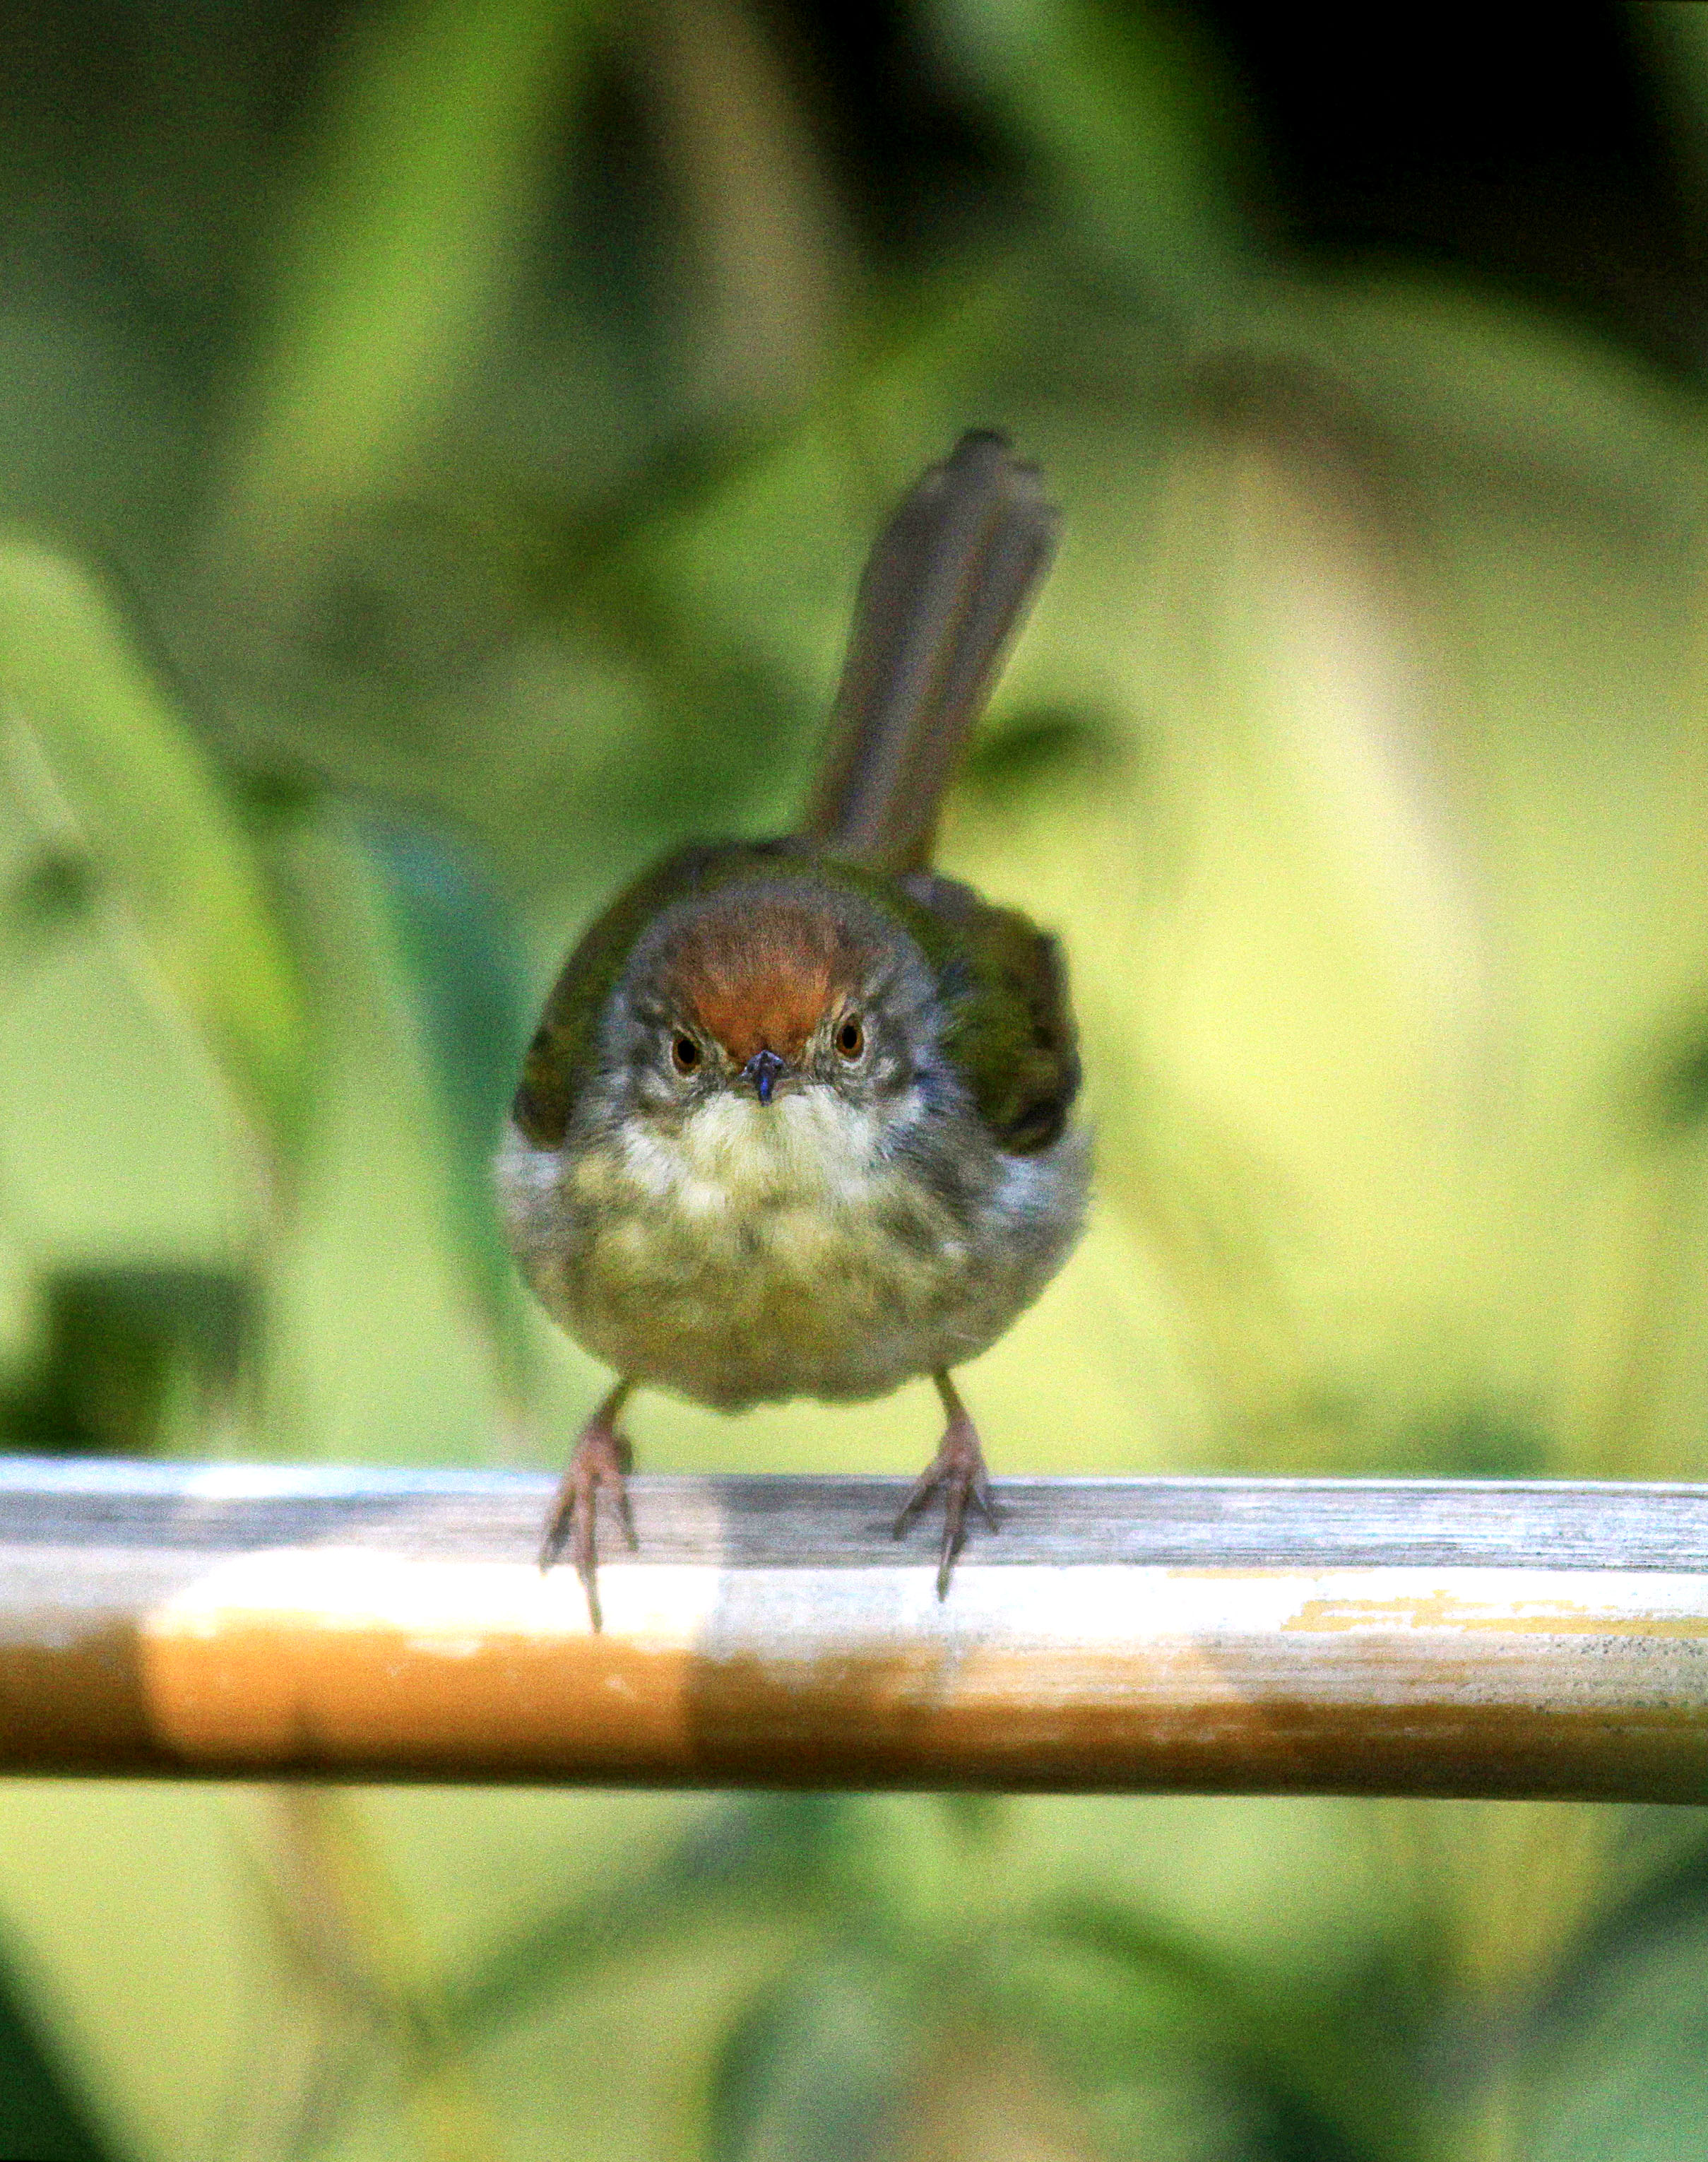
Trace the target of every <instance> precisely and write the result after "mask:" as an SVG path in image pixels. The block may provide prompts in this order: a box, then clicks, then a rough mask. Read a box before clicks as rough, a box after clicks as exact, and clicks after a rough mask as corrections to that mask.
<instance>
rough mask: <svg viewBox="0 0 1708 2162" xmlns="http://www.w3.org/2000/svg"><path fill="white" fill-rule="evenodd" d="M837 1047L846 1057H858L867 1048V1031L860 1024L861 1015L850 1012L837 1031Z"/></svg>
mask: <svg viewBox="0 0 1708 2162" xmlns="http://www.w3.org/2000/svg"><path fill="white" fill-rule="evenodd" d="M836 1048H837V1050H838V1051H840V1052H841V1054H842V1056H843V1057H844V1058H857V1057H859V1056H860V1054H861V1052H862V1051H864V1050H865V1048H866V1031H865V1030H864V1029H863V1028H862V1027H861V1026H860V1016H858V1015H857V1014H850V1015H849V1016H848V1018H847V1020H846V1021H844V1022H843V1024H842V1026H841V1027H840V1028H839V1029H838V1030H837V1031H836Z"/></svg>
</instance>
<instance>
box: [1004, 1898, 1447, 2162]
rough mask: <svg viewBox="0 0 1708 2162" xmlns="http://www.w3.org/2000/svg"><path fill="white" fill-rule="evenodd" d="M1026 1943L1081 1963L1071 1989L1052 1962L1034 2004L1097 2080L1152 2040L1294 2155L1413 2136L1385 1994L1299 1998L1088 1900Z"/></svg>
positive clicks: (1418, 2139)
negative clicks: (1202, 2073) (1182, 2055)
mask: <svg viewBox="0 0 1708 2162" xmlns="http://www.w3.org/2000/svg"><path fill="white" fill-rule="evenodd" d="M1040 1922H1041V1928H1040V1930H1039V1939H1038V1941H1039V1944H1040V1945H1042V1946H1044V1947H1045V1948H1049V1947H1054V1948H1056V1949H1058V1950H1067V1951H1070V1952H1076V1953H1078V1954H1080V1955H1081V1956H1085V1957H1087V1958H1089V1959H1090V1960H1091V1961H1094V1962H1095V1966H1094V1967H1093V1968H1092V1969H1091V1971H1088V1972H1087V1974H1086V1975H1085V1976H1084V1977H1082V1978H1081V1982H1080V1985H1079V1987H1077V1989H1075V1987H1073V1986H1072V1982H1071V1979H1070V1975H1069V1974H1068V1973H1067V1972H1066V1971H1063V1970H1060V1969H1058V1970H1057V1971H1056V1972H1055V1974H1054V1982H1053V1986H1052V1987H1051V1989H1050V1990H1049V1992H1047V1993H1046V1995H1045V1997H1043V1998H1041V1999H1039V2002H1038V2013H1039V2017H1040V2018H1041V2019H1042V2020H1043V2022H1044V2025H1045V2027H1046V2029H1048V2030H1053V2033H1054V2039H1055V2041H1056V2044H1057V2046H1058V2048H1059V2049H1060V2048H1065V2049H1066V2050H1068V2051H1069V2052H1070V2054H1071V2055H1075V2056H1077V2057H1078V2059H1079V2060H1080V2062H1081V2066H1082V2068H1083V2070H1084V2071H1085V2072H1086V2075H1087V2076H1090V2077H1091V2078H1094V2079H1102V2080H1107V2079H1108V2078H1109V2077H1110V2076H1111V2073H1112V2068H1115V2067H1117V2066H1119V2065H1121V2063H1122V2060H1127V2061H1129V2062H1131V2063H1132V2064H1133V2066H1134V2067H1135V2068H1138V2067H1142V2066H1143V2063H1144V2060H1145V2059H1146V2057H1147V2055H1148V2054H1149V2053H1152V2052H1154V2051H1155V2050H1158V2049H1159V2046H1166V2047H1168V2048H1169V2049H1172V2050H1174V2051H1175V2052H1177V2053H1178V2052H1179V2051H1180V2050H1190V2052H1191V2053H1193V2054H1194V2055H1195V2056H1196V2057H1197V2059H1198V2060H1199V2063H1200V2066H1201V2067H1202V2068H1204V2069H1205V2070H1206V2071H1211V2073H1212V2075H1213V2076H1212V2077H1211V2082H1210V2085H1211V2091H1215V2092H1220V2093H1221V2094H1223V2095H1226V2096H1232V2097H1239V2098H1240V2099H1242V2101H1243V2102H1244V2103H1245V2105H1246V2107H1247V2110H1248V2112H1250V2114H1251V2116H1252V2121H1253V2123H1254V2124H1256V2125H1258V2126H1261V2127H1262V2128H1263V2134H1262V2137H1263V2152H1265V2153H1267V2154H1272V2155H1274V2156H1277V2157H1287V2158H1297V2162H1307V2158H1309V2162H1401V2158H1405V2162H1410V2158H1413V2157H1415V2156H1418V2155H1419V2154H1422V2153H1423V2152H1424V2149H1425V2140H1424V2133H1423V2125H1422V2120H1421V2103H1422V2093H1421V2090H1420V2088H1419V2086H1418V2084H1417V2083H1416V2081H1415V2078H1414V2076H1413V2077H1408V2076H1407V2066H1406V2060H1405V2059H1404V2057H1403V2055H1402V2054H1401V2051H1400V2049H1399V2047H1398V2044H1399V2041H1400V2039H1401V2038H1400V2036H1399V2034H1398V2033H1397V2031H1396V2022H1395V2018H1394V2013H1395V2009H1396V2008H1395V2005H1394V2003H1393V2001H1392V1999H1391V1998H1390V1997H1389V1995H1388V1992H1386V1991H1385V1990H1379V1989H1377V1988H1375V1987H1370V1988H1368V1989H1367V1991H1365V1992H1363V1993H1362V1994H1361V1997H1360V1998H1359V1999H1358V2000H1357V2002H1356V2003H1339V2002H1333V2003H1321V2002H1313V2001H1311V1999H1310V1997H1304V1996H1301V1994H1300V1993H1299V1991H1298V1989H1297V1987H1296V1986H1295V1987H1294V1990H1293V1991H1292V1992H1285V1993H1284V1992H1278V1991H1277V1990H1276V1989H1275V1987H1274V1986H1273V1982H1268V1981H1264V1982H1258V1981H1251V1982H1247V1981H1245V1980H1243V1979H1242V1978H1241V1977H1239V1976H1237V1974H1236V1973H1235V1972H1234V1971H1232V1969H1231V1968H1230V1967H1228V1966H1226V1964H1225V1963H1223V1962H1222V1961H1220V1960H1218V1959H1216V1957H1214V1956H1211V1954H1209V1953H1208V1952H1206V1951H1205V1950H1201V1949H1200V1948H1199V1947H1198V1946H1196V1945H1193V1944H1192V1943H1190V1941H1189V1940H1187V1939H1185V1937H1183V1936H1181V1935H1179V1934H1178V1933H1176V1932H1174V1931H1172V1930H1167V1929H1163V1928H1159V1927H1157V1926H1155V1925H1154V1924H1149V1923H1147V1922H1146V1921H1144V1920H1143V1919H1141V1918H1139V1917H1138V1916H1136V1915H1134V1914H1132V1913H1130V1912H1128V1911H1127V1910H1125V1909H1122V1908H1120V1907H1118V1906H1117V1905H1115V1904H1113V1903H1108V1902H1105V1901H1103V1900H1101V1899H1097V1898H1081V1899H1077V1900H1074V1901H1070V1902H1067V1903H1063V1904H1062V1905H1061V1906H1060V1907H1059V1908H1057V1909H1054V1912H1053V1913H1048V1914H1044V1916H1042V1917H1040Z"/></svg>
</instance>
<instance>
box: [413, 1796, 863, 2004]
mask: <svg viewBox="0 0 1708 2162" xmlns="http://www.w3.org/2000/svg"><path fill="white" fill-rule="evenodd" d="M863 1835H864V1827H863V1825H862V1812H861V1809H860V1804H859V1798H858V1797H857V1796H854V1795H846V1794H751V1795H748V1794H744V1795H738V1796H737V1795H732V1796H729V1797H727V1798H726V1799H724V1800H723V1801H722V1802H721V1804H720V1805H719V1806H718V1808H717V1809H716V1810H714V1811H713V1812H712V1814H711V1816H710V1817H708V1818H707V1819H706V1820H705V1821H704V1822H702V1823H701V1824H699V1825H695V1828H694V1830H692V1831H691V1832H690V1835H689V1836H688V1837H687V1838H686V1839H685V1840H684V1841H681V1843H680V1845H679V1846H675V1847H674V1848H672V1849H671V1850H670V1851H669V1853H667V1854H666V1855H665V1856H664V1857H663V1858H662V1859H661V1860H660V1861H659V1862H658V1863H657V1864H656V1865H654V1867H650V1868H648V1869H647V1870H644V1871H643V1872H638V1874H636V1875H635V1876H633V1877H629V1878H627V1879H626V1880H619V1881H618V1882H617V1883H614V1884H612V1885H609V1886H607V1887H605V1888H601V1890H600V1891H599V1892H597V1893H595V1894H594V1895H593V1896H592V1897H591V1898H580V1899H575V1900H572V1901H570V1902H568V1903H565V1905H563V1906H561V1907H559V1908H558V1909H555V1910H551V1909H549V1910H548V1911H547V1912H545V1913H544V1914H540V1915H539V1916H537V1917H536V1918H535V1919H534V1920H533V1921H532V1922H531V1923H530V1924H529V1927H528V1928H527V1929H525V1930H522V1931H520V1932H519V1933H518V1935H516V1936H514V1937H513V1939H512V1940H510V1942H509V1943H508V1944H507V1945H503V1946H501V1947H500V1949H499V1950H497V1951H496V1952H495V1953H493V1954H492V1955H491V1956H490V1957H488V1958H487V1960H486V1961H483V1962H482V1964H481V1965H480V1966H478V1967H476V1969H475V1970H474V1971H473V1972H472V1973H471V1974H469V1975H467V1976H466V1977H464V1978H463V1979H462V1981H461V1982H459V1983H457V1984H456V1985H454V1987H453V1988H452V1990H451V1992H450V2002H449V2008H448V2010H447V2013H446V2019H447V2024H448V2025H449V2026H450V2029H451V2030H452V2031H453V2032H454V2033H456V2034H486V2033H490V2032H492V2031H495V2030H497V2029H501V2028H503V2027H505V2026H508V2025H511V2024H514V2023H516V2022H518V2021H519V2020H522V2019H524V2018H527V2017H528V2016H529V2013H531V2012H532V2011H533V2010H534V2008H535V2007H536V2006H537V2005H538V2004H539V2003H540V2002H541V2001H542V2000H543V1999H544V1998H545V1997H548V1996H549V1995H550V1994H551V1992H553V1991H555V1990H558V1989H561V1988H564V1987H566V1986H568V1985H569V1984H570V1983H572V1982H575V1980H576V1979H577V1978H578V1977H581V1976H582V1975H584V1974H586V1973H588V1972H590V1971H592V1970H593V1969H595V1968H596V1967H598V1966H601V1965H604V1964H606V1963H607V1962H610V1961H615V1960H643V1959H644V1958H645V1957H646V1956H647V1955H648V1953H649V1952H651V1951H654V1950H656V1949H657V1947H658V1946H659V1944H660V1943H661V1942H665V1941H669V1940H680V1937H681V1936H682V1935H684V1934H685V1933H686V1932H687V1931H689V1930H692V1929H693V1928H695V1927H696V1926H697V1925H698V1924H700V1922H701V1921H702V1920H703V1919H706V1917H708V1916H709V1915H711V1914H716V1913H719V1912H721V1911H726V1910H728V1909H736V1910H737V1911H739V1912H740V1913H741V1914H744V1915H747V1916H752V1914H755V1913H756V1912H758V1911H759V1910H760V1909H764V1908H775V1909H779V1910H782V1911H786V1912H790V1913H800V1912H802V1911H806V1912H809V1913H810V1912H815V1911H816V1912H817V1913H819V1914H823V1913H824V1912H825V1910H826V1909H833V1908H834V1904H835V1901H836V1895H837V1893H838V1892H839V1890H840V1889H841V1887H842V1885H843V1883H845V1881H846V1878H847V1877H848V1876H849V1874H850V1873H851V1867H852V1866H853V1864H854V1861H855V1857H856V1856H857V1851H858V1848H859V1846H860V1844H861V1841H862V1837H863Z"/></svg>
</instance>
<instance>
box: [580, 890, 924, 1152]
mask: <svg viewBox="0 0 1708 2162" xmlns="http://www.w3.org/2000/svg"><path fill="white" fill-rule="evenodd" d="M932 1009H933V1001H932V992H931V983H930V974H929V972H928V970H927V969H926V966H925V963H924V958H923V956H922V955H920V954H919V952H918V949H917V948H915V947H914V944H913V942H912V941H911V939H909V937H908V936H907V934H906V932H904V931H903V930H902V929H901V928H900V927H898V925H896V924H894V923H893V922H890V921H888V919H886V918H885V917H883V916H882V915H880V914H879V912H878V911H876V910H874V909H872V908H871V907H870V906H868V905H867V904H866V903H864V902H862V901H859V900H858V899H857V898H855V897H851V896H847V895H844V894H836V893H829V894H824V893H813V892H805V893H803V892H798V891H793V890H784V891H781V892H778V891H773V890H766V889H764V888H763V887H761V888H746V887H740V886H738V887H737V888H735V889H733V890H728V891H725V892H721V893H719V894H717V895H716V896H711V897H710V898H707V899H704V900H698V901H695V902H693V903H690V904H687V905H685V906H681V907H680V908H678V909H676V910H674V911H670V912H669V913H668V914H667V916H666V917H665V918H664V920H663V921H662V922H659V924H657V925H656V926H655V927H654V930H653V932H651V934H650V935H649V936H648V937H647V938H646V939H644V940H643V942H642V943H641V945H640V946H639V948H638V949H637V952H636V954H635V957H634V959H633V963H631V965H630V967H629V969H628V970H627V972H626V974H625V979H624V980H623V982H622V984H619V985H618V987H617V991H616V993H615V994H614V995H613V998H612V1010H611V1013H610V1015H609V1016H608V1020H607V1030H606V1031H605V1037H606V1042H605V1051H606V1070H607V1080H608V1084H609V1094H607V1117H609V1116H610V1115H611V1114H612V1112H613V1111H614V1112H615V1113H616V1115H617V1117H618V1118H619V1119H620V1120H625V1121H627V1120H640V1121H642V1122H643V1123H644V1124H645V1125H648V1126H650V1127H652V1128H654V1130H655V1131H659V1132H661V1133H671V1132H674V1133H678V1134H682V1135H690V1134H692V1135H695V1136H697V1137H700V1138H701V1139H703V1140H704V1141H706V1142H707V1143H708V1144H711V1143H714V1142H715V1143H716V1145H717V1146H718V1147H719V1149H720V1151H721V1150H723V1149H725V1148H727V1147H730V1146H736V1147H739V1146H744V1145H751V1146H752V1147H753V1148H755V1149H757V1150H759V1151H763V1152H765V1153H774V1152H775V1151H777V1150H778V1149H779V1148H787V1149H789V1150H794V1149H798V1148H799V1147H801V1146H823V1147H825V1148H830V1149H836V1148H837V1147H842V1148H849V1147H851V1146H853V1145H854V1140H855V1136H857V1134H858V1135H860V1136H864V1137H866V1139H867V1141H868V1142H869V1144H870V1145H871V1146H881V1145H882V1142H883V1136H884V1135H885V1133H886V1131H888V1129H889V1128H890V1127H891V1126H892V1125H893V1124H894V1123H895V1122H897V1121H902V1122H906V1121H907V1120H909V1117H910V1116H911V1115H912V1113H913V1111H914V1109H915V1108H916V1107H917V1103H918V1099H919V1091H920V1087H921V1083H922V1078H924V1075H925V1073H926V1072H927V1071H928V1069H929V1068H930V1065H931V1063H932V1059H933V1054H934V1052H935V1039H936V1029H935V1021H934V1016H933V1010H932Z"/></svg>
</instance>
